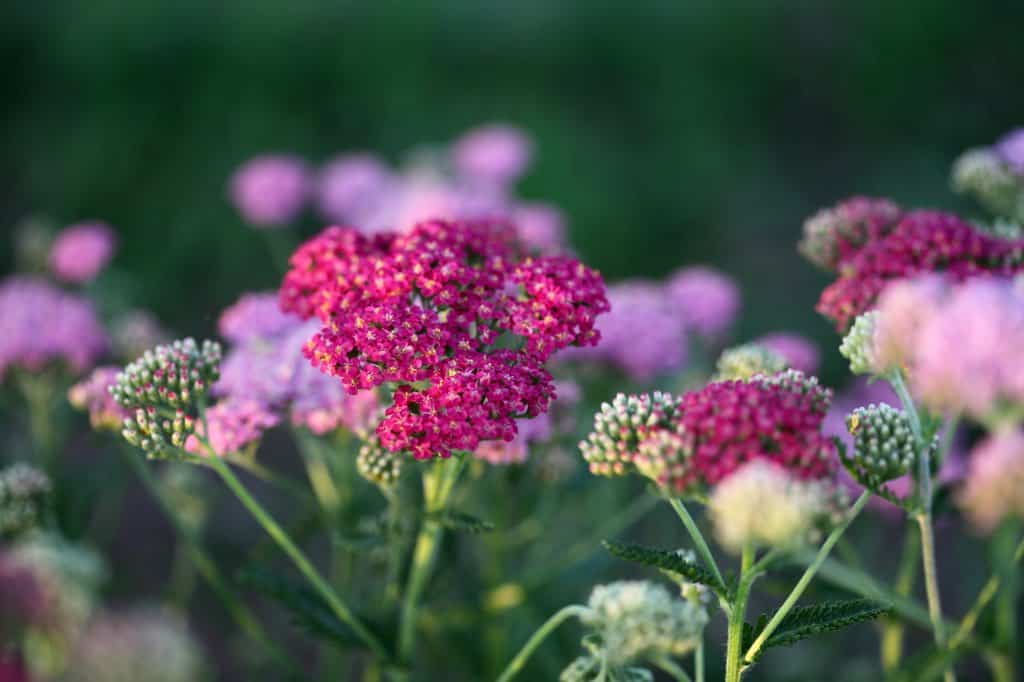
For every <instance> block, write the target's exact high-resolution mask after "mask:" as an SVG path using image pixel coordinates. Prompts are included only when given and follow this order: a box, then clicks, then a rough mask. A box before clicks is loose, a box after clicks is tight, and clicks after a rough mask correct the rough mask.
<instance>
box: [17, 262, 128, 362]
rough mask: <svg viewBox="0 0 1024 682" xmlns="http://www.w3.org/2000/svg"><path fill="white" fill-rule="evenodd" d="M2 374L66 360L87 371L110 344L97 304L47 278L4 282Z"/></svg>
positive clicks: (29, 278) (18, 278) (22, 278)
mask: <svg viewBox="0 0 1024 682" xmlns="http://www.w3.org/2000/svg"><path fill="white" fill-rule="evenodd" d="M0 319H2V320H3V321H4V322H3V324H4V332H3V334H0V379H2V378H3V376H4V374H5V373H6V372H7V370H8V369H10V368H11V367H21V368H23V369H27V370H29V371H38V370H40V369H42V368H44V367H45V366H46V365H47V364H49V363H51V362H54V361H62V362H63V363H65V364H66V365H67V366H68V368H70V369H71V370H72V371H73V372H75V373H76V374H77V373H81V372H84V371H86V370H87V369H89V368H90V367H92V366H93V364H95V362H96V360H97V359H99V358H100V357H101V356H102V355H103V354H104V353H105V352H106V351H107V349H108V347H109V340H108V339H107V335H106V332H104V331H103V327H102V326H101V325H100V322H99V320H98V319H97V317H96V313H95V311H94V310H93V307H92V305H90V304H89V302H88V301H86V300H85V299H82V298H79V297H78V296H75V295H73V294H68V293H65V292H63V291H61V290H60V289H57V288H56V287H54V286H52V285H51V284H49V283H48V282H46V281H45V280H43V279H39V278H35V277H22V276H15V277H11V278H8V279H7V280H5V281H4V282H3V283H2V284H0Z"/></svg>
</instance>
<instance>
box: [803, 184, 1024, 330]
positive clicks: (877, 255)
mask: <svg viewBox="0 0 1024 682" xmlns="http://www.w3.org/2000/svg"><path fill="white" fill-rule="evenodd" d="M804 230H805V239H804V241H803V242H802V244H801V250H802V251H803V252H804V253H805V254H807V255H808V256H809V257H810V258H811V260H813V261H814V262H815V263H817V264H819V265H823V266H825V267H827V268H828V269H830V270H833V271H835V272H836V273H837V274H838V279H837V280H836V281H835V282H834V283H832V284H831V285H829V286H828V287H827V288H826V289H825V290H824V291H823V292H822V294H821V299H820V300H819V302H818V306H817V309H818V311H819V312H820V313H822V314H823V315H825V316H826V317H828V318H830V319H831V320H833V321H834V322H835V323H836V326H837V328H839V329H840V330H845V329H846V328H847V327H848V326H849V325H850V323H851V322H852V321H853V319H854V318H855V317H857V316H858V315H860V314H861V313H863V312H866V311H867V310H869V309H870V308H871V307H873V306H874V304H875V302H876V300H877V299H878V296H879V295H880V294H881V293H882V291H883V290H884V289H885V288H886V286H887V285H888V284H889V283H890V282H893V281H895V280H901V279H908V278H912V277H915V276H917V275H921V274H925V273H932V272H941V273H944V274H945V276H946V277H947V278H949V279H950V280H952V281H964V280H967V279H969V278H972V277H976V276H978V275H984V274H994V275H1010V274H1012V273H1014V272H1017V271H1018V270H1020V268H1021V266H1022V262H1024V243H1022V242H1021V241H1019V240H1010V239H1001V238H998V237H995V236H992V235H990V234H986V233H984V232H982V231H979V230H978V229H976V228H975V227H974V226H972V225H971V224H969V223H967V222H965V221H963V220H961V219H960V218H958V217H957V216H955V215H952V214H949V213H940V212H938V211H911V212H908V213H901V212H900V211H899V209H898V208H896V207H895V206H893V205H892V204H890V203H889V202H886V201H884V200H869V199H863V198H857V199H853V200H850V201H849V202H846V203H843V204H840V205H839V206H837V207H836V208H834V209H830V210H828V211H826V212H824V213H821V214H818V215H817V216H815V217H813V218H811V219H810V220H809V221H808V223H807V224H805V228H804ZM851 234H853V235H855V236H854V237H852V238H851V237H850V235H851Z"/></svg>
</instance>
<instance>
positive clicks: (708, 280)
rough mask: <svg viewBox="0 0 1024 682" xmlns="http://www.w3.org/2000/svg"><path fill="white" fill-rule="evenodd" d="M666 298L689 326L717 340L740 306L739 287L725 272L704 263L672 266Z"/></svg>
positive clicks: (726, 328)
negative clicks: (678, 266)
mask: <svg viewBox="0 0 1024 682" xmlns="http://www.w3.org/2000/svg"><path fill="white" fill-rule="evenodd" d="M667 287H668V296H669V300H670V301H671V302H672V304H673V305H674V306H675V308H676V310H677V311H678V313H679V314H680V315H682V317H683V320H684V321H685V322H686V324H687V326H689V327H690V328H691V329H692V330H694V331H695V332H697V333H698V334H699V335H700V336H702V337H704V338H705V339H706V340H719V339H720V337H721V336H722V335H724V334H725V332H726V331H727V330H728V329H729V327H730V326H731V325H732V323H733V321H734V320H735V319H736V315H737V314H738V313H739V310H740V290H739V287H738V286H736V282H734V281H733V280H732V279H731V278H730V277H729V276H727V275H726V274H724V273H722V272H720V271H718V270H715V269H714V268H710V267H706V266H701V265H697V266H691V267H686V268H681V269H679V270H676V271H675V272H674V273H673V274H672V276H671V277H670V278H669V281H668V284H667Z"/></svg>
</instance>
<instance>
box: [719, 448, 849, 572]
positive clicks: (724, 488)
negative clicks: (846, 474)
mask: <svg viewBox="0 0 1024 682" xmlns="http://www.w3.org/2000/svg"><path fill="white" fill-rule="evenodd" d="M834 499H835V488H834V487H832V485H831V484H830V483H829V482H827V481H822V480H800V479H798V478H796V477H794V476H793V475H792V474H791V473H790V472H789V471H787V470H786V469H784V468H783V467H781V466H779V465H778V464H775V463H773V462H769V461H766V460H763V459H756V460H751V461H749V462H747V463H746V464H744V465H743V466H741V467H740V468H738V469H737V470H735V471H734V472H732V473H731V474H729V476H727V477H726V478H725V479H724V480H722V481H721V482H720V483H719V484H718V485H716V486H715V487H714V488H713V490H712V492H711V496H710V498H709V500H708V514H709V517H710V519H711V523H712V526H713V527H714V530H715V537H716V538H717V539H718V542H719V543H720V544H721V545H722V546H723V547H725V548H726V549H728V550H730V551H732V552H735V553H739V552H740V551H741V550H742V549H743V548H744V547H746V546H755V547H760V546H766V547H782V548H784V547H789V546H792V545H794V544H799V543H802V542H806V541H807V540H808V539H810V538H809V536H810V534H811V531H812V530H813V529H814V526H815V523H816V522H817V521H819V520H821V519H823V518H824V517H826V516H827V515H828V514H829V513H830V511H832V509H833V508H834V507H833V504H832V503H833V501H834Z"/></svg>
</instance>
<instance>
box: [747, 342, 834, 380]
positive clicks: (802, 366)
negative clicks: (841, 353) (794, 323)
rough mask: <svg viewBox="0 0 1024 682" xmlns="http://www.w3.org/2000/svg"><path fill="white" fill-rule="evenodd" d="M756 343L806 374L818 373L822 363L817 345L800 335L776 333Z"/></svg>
mask: <svg viewBox="0 0 1024 682" xmlns="http://www.w3.org/2000/svg"><path fill="white" fill-rule="evenodd" d="M754 343H755V344H757V345H758V346H762V347H764V348H767V349H768V350H770V351H772V352H774V353H777V354H779V355H781V356H782V357H783V359H784V360H785V361H786V364H788V365H789V366H790V367H792V368H793V369H798V370H800V371H801V372H803V373H804V374H814V373H816V372H817V371H818V365H819V364H820V363H821V353H819V351H818V346H817V344H816V343H814V342H813V341H811V340H810V339H808V338H807V337H806V336H802V335H800V334H795V333H792V332H775V333H772V334H765V335H764V336H762V337H761V338H758V339H755V340H754Z"/></svg>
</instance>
